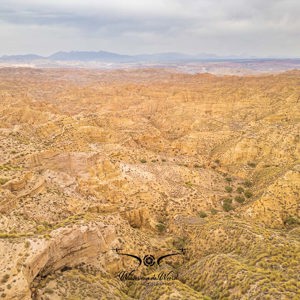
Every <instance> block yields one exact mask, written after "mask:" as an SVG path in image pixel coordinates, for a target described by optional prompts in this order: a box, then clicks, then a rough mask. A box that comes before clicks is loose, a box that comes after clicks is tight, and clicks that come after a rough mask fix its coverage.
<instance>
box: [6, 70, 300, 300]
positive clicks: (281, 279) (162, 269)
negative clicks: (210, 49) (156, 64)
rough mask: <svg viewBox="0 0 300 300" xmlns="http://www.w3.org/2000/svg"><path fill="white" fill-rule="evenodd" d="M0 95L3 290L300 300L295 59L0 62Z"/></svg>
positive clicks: (299, 82)
mask: <svg viewBox="0 0 300 300" xmlns="http://www.w3.org/2000/svg"><path fill="white" fill-rule="evenodd" d="M0 100H1V108H0V140H1V143H0V154H1V155H0V262H1V264H0V297H2V299H18V300H19V299H40V300H41V299H43V300H46V299H49V300H58V299H69V300H72V299H73V300H75V299H88V300H92V299H143V300H144V299H161V300H163V299H176V300H177V299H222V300H224V299H244V300H246V299H247V300H248V299H259V300H260V299H272V300H273V299H286V300H290V299H294V300H296V299H300V286H299V282H300V281H299V274H300V269H299V265H300V264H299V261H300V247H299V246H300V237H299V233H300V229H299V220H300V219H299V216H300V215H299V214H300V211H299V202H300V196H299V193H300V176H299V173H300V161H299V157H300V137H299V133H300V130H299V129H300V125H299V120H300V71H288V72H285V73H281V74H276V75H259V76H258V75H256V76H243V77H239V76H215V75H210V74H196V75H188V74H178V73H175V72H174V71H169V70H163V69H157V70H155V69H143V70H115V71H97V70H83V69H77V70H76V69H47V70H46V69H30V68H2V69H0ZM114 249H122V250H114ZM126 253H127V254H133V255H136V256H138V257H141V258H144V256H145V255H153V257H154V261H153V262H154V265H153V266H149V265H147V264H146V263H144V262H142V264H141V265H140V266H138V260H137V259H133V258H132V257H129V256H126V255H122V254H126ZM176 253H177V254H178V255H174V256H169V257H167V258H165V259H163V260H161V263H160V264H158V261H157V259H158V257H161V256H164V255H167V254H176ZM150 262H151V261H150ZM148 264H149V261H148ZM130 270H135V271H134V274H135V276H140V277H147V276H148V278H149V277H151V276H152V278H153V277H154V276H155V275H157V274H159V273H163V274H167V273H169V272H171V274H173V275H174V276H173V277H174V278H168V279H170V280H163V279H162V278H160V280H148V281H147V280H123V281H122V280H120V278H119V277H118V275H119V274H120V272H122V271H130ZM127 279H128V278H127ZM150 283H151V284H152V285H150Z"/></svg>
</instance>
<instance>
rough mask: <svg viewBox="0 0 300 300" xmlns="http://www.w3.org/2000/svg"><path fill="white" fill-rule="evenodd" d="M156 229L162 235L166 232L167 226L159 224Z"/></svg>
mask: <svg viewBox="0 0 300 300" xmlns="http://www.w3.org/2000/svg"><path fill="white" fill-rule="evenodd" d="M156 229H157V230H158V231H159V232H160V233H162V232H164V231H165V230H166V225H165V224H163V223H158V224H156Z"/></svg>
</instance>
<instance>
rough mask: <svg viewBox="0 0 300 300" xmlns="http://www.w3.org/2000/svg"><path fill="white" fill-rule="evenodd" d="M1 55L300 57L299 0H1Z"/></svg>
mask: <svg viewBox="0 0 300 300" xmlns="http://www.w3.org/2000/svg"><path fill="white" fill-rule="evenodd" d="M0 39H1V43H0V55H2V54H19V53H37V54H42V55H48V54H51V53H53V52H56V51H60V50H64V51H70V50H93V51H94V50H97V51H98V50H106V51H113V52H118V53H122V54H137V53H155V52H185V53H191V54H197V53H215V54H218V55H232V54H233V55H240V54H243V55H249V56H251V55H253V56H290V57H300V0H107V1H104V0H1V1H0Z"/></svg>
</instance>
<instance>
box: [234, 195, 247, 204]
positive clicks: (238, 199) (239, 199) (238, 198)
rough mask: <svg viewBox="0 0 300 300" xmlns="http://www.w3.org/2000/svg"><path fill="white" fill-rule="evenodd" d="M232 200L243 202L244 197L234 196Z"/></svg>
mask: <svg viewBox="0 0 300 300" xmlns="http://www.w3.org/2000/svg"><path fill="white" fill-rule="evenodd" d="M234 200H235V201H236V202H238V203H244V202H245V198H244V197H243V196H236V197H235V198H234Z"/></svg>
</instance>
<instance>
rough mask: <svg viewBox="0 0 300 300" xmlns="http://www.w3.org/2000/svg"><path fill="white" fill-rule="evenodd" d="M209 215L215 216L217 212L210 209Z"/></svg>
mask: <svg viewBox="0 0 300 300" xmlns="http://www.w3.org/2000/svg"><path fill="white" fill-rule="evenodd" d="M210 213H211V214H212V215H216V214H217V213H218V211H217V210H216V209H214V208H212V209H211V210H210Z"/></svg>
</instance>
